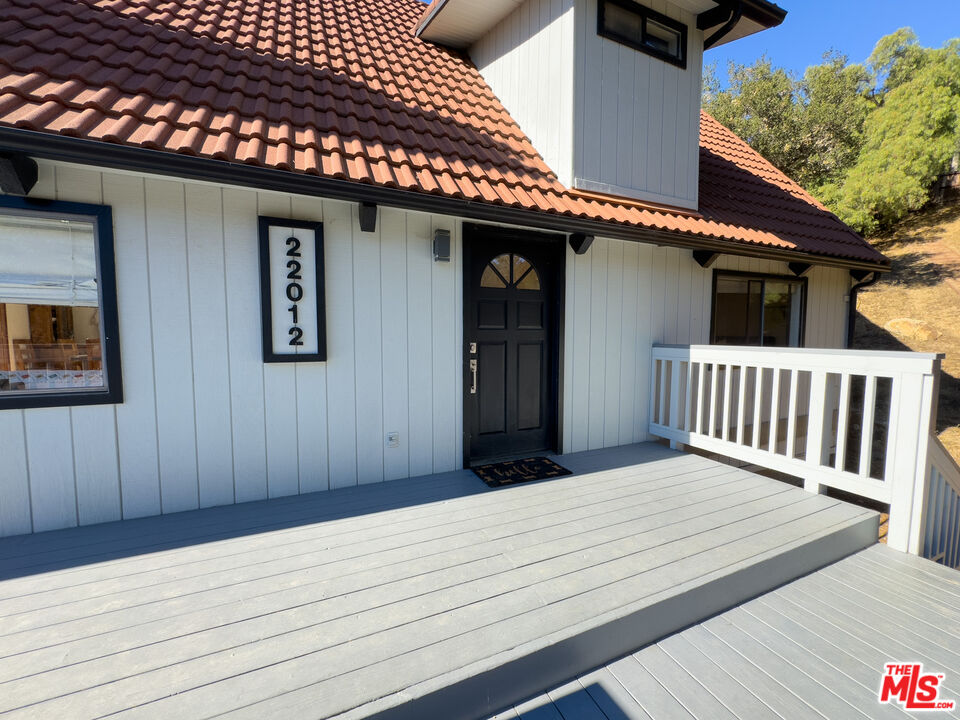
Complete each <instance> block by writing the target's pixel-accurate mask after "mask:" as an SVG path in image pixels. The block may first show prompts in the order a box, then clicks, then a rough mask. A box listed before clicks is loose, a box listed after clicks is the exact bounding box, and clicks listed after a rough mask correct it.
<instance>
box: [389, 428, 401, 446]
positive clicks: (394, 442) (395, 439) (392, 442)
mask: <svg viewBox="0 0 960 720" xmlns="http://www.w3.org/2000/svg"><path fill="white" fill-rule="evenodd" d="M387 447H388V448H396V447H400V433H398V432H388V433H387Z"/></svg>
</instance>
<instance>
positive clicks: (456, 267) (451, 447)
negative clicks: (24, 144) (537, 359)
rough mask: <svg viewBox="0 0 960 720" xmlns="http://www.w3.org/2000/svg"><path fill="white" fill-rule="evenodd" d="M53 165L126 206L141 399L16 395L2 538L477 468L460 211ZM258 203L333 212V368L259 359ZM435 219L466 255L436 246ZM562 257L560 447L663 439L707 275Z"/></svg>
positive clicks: (4, 457) (5, 445) (825, 291)
mask: <svg viewBox="0 0 960 720" xmlns="http://www.w3.org/2000/svg"><path fill="white" fill-rule="evenodd" d="M40 169H41V179H40V182H39V184H38V186H37V188H36V189H35V190H34V191H33V192H32V193H31V196H33V197H40V198H51V199H60V200H68V201H73V202H89V203H103V204H105V205H109V206H110V207H111V208H112V211H113V218H114V235H115V255H116V262H117V288H118V306H119V316H120V347H121V356H122V364H123V388H124V402H123V403H122V404H119V405H100V406H86V407H63V408H47V409H30V410H3V411H0V534H2V535H15V534H20V533H26V532H31V531H34V532H39V531H42V530H50V529H55V528H61V527H69V526H72V525H78V524H79V525H87V524H92V523H97V522H104V521H110V520H118V519H121V518H133V517H141V516H147V515H156V514H160V513H171V512H177V511H182V510H189V509H193V508H197V507H207V506H213V505H221V504H229V503H234V502H245V501H250V500H259V499H265V498H271V497H278V496H284V495H294V494H297V493H307V492H313V491H318V490H326V489H329V488H338V487H345V486H351V485H356V484H360V483H369V482H379V481H382V480H389V479H396V478H404V477H411V476H418V475H425V474H431V473H437V472H443V471H447V470H452V469H456V468H459V467H461V466H462V456H463V434H462V433H463V395H462V388H463V385H462V383H463V376H462V366H463V341H464V338H463V322H462V318H463V306H462V293H463V283H462V267H463V266H462V244H461V231H462V228H461V221H460V219H458V218H454V217H448V216H439V215H428V214H423V213H416V212H407V211H403V210H398V209H393V208H386V207H381V208H380V210H379V215H378V222H377V229H376V232H374V233H364V232H361V231H360V228H359V224H358V215H357V206H356V205H355V204H351V203H345V202H340V201H332V200H325V199H323V200H321V199H318V198H309V197H303V196H293V195H284V194H278V193H266V192H264V193H258V192H255V191H253V190H247V189H241V188H233V187H221V186H216V185H212V184H204V183H196V182H181V181H178V180H173V179H166V178H158V177H151V176H141V175H136V174H132V173H115V172H102V173H101V172H98V171H96V170H93V169H90V168H82V167H78V166H72V165H66V164H51V163H41V166H40ZM258 215H271V216H276V217H290V218H292V219H298V220H313V221H322V222H323V235H324V246H325V247H324V252H325V283H326V319H327V345H328V348H329V355H328V361H327V362H325V363H296V364H286V363H283V364H264V363H263V361H262V346H261V331H260V317H261V306H260V288H259V282H260V276H259V258H258V229H257V216H258ZM437 229H446V230H449V231H450V232H451V236H452V242H451V255H452V257H451V262H449V263H442V262H434V261H433V255H432V245H431V243H432V238H433V234H434V231H435V230H437ZM566 262H567V266H566V286H565V308H566V311H565V328H564V335H563V338H562V343H563V350H564V354H563V359H564V372H563V383H562V403H561V406H562V408H563V411H562V413H563V416H562V423H563V433H562V443H563V450H564V452H574V451H578V450H585V449H594V448H601V447H611V446H616V445H622V444H627V443H631V442H636V441H639V440H646V439H648V437H649V436H648V434H647V407H648V393H649V377H650V367H649V366H650V347H651V344H652V343H655V342H669V343H700V342H706V341H707V340H708V334H709V327H710V306H711V293H710V290H711V282H712V271H711V270H704V269H702V268H700V266H699V265H697V264H696V263H695V262H694V261H693V259H692V256H691V254H690V252H689V251H682V250H678V249H671V248H656V247H653V246H650V245H642V244H638V243H632V242H624V241H620V240H607V239H603V238H597V239H596V240H595V241H594V243H593V246H592V247H591V248H590V250H589V252H587V253H586V254H585V255H575V254H574V253H573V251H572V250H571V249H570V248H569V246H568V247H567V249H566ZM715 267H722V268H729V269H737V270H748V271H753V272H772V273H781V274H782V273H785V272H786V266H785V265H784V264H783V263H776V262H771V261H765V260H752V259H745V258H734V257H724V258H721V259H720V260H718V261H717V263H716V265H715ZM846 278H847V274H846V272H845V271H842V270H832V269H822V268H817V269H814V270H813V271H811V274H810V282H809V290H808V295H809V297H808V308H807V317H808V322H807V336H806V337H807V343H808V344H809V345H811V346H815V347H831V346H833V347H839V346H842V343H843V337H844V327H845V325H844V324H845V308H846V306H845V304H844V302H843V299H844V296H845V295H846V293H847V292H848V290H847V288H848V287H849V283H848V282H847V281H846ZM390 432H397V433H399V437H400V444H399V447H398V448H389V447H387V443H386V437H385V436H386V434H387V433H390Z"/></svg>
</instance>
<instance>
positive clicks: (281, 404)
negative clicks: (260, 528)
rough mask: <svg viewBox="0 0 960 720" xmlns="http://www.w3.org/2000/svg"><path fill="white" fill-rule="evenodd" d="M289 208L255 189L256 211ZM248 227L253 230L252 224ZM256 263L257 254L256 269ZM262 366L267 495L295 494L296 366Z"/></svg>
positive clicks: (286, 211)
mask: <svg viewBox="0 0 960 720" xmlns="http://www.w3.org/2000/svg"><path fill="white" fill-rule="evenodd" d="M291 210H292V208H291V201H290V196H288V195H279V194H274V193H257V213H258V214H259V215H269V216H271V217H278V218H287V219H290V216H291ZM252 230H253V232H254V234H256V233H257V229H256V227H254V228H252ZM259 267H260V264H259V258H258V261H257V268H258V270H259ZM257 287H259V285H258V286H257ZM257 294H258V295H259V293H257ZM261 357H262V351H261ZM262 368H263V369H262V373H263V408H264V422H265V423H266V440H265V442H266V448H267V494H268V496H269V497H283V496H286V495H296V494H297V493H298V492H299V491H300V456H299V451H298V446H299V442H298V440H299V438H298V435H297V400H298V398H297V371H296V367H295V365H293V364H292V363H263V364H262Z"/></svg>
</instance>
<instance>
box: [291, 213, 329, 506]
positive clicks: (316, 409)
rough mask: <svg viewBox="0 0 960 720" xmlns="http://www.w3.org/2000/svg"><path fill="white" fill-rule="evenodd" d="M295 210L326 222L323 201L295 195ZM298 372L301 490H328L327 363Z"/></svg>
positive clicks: (299, 217)
mask: <svg viewBox="0 0 960 720" xmlns="http://www.w3.org/2000/svg"><path fill="white" fill-rule="evenodd" d="M292 212H293V217H294V218H295V219H297V220H312V221H318V222H319V221H323V201H321V200H320V199H318V198H306V197H297V196H294V198H293V203H292ZM324 230H326V227H324ZM324 265H325V273H326V274H325V277H327V278H329V276H330V267H329V265H327V264H326V262H324ZM328 299H329V292H328ZM328 352H329V347H328ZM295 373H296V387H297V449H298V452H299V470H300V492H304V493H308V492H315V491H318V490H327V489H329V487H330V475H329V468H328V466H327V457H328V446H327V364H326V363H297V364H296V365H295Z"/></svg>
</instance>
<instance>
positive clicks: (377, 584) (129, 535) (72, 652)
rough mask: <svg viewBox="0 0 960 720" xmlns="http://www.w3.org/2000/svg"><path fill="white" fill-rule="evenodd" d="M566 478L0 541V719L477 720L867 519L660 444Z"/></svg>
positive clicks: (731, 595) (623, 452)
mask: <svg viewBox="0 0 960 720" xmlns="http://www.w3.org/2000/svg"><path fill="white" fill-rule="evenodd" d="M558 461H559V462H561V463H562V464H564V465H566V466H567V467H569V468H570V469H571V470H573V471H574V472H575V474H574V475H572V476H568V477H562V478H557V479H554V480H550V481H545V482H540V483H530V484H524V485H518V486H514V487H510V488H503V489H498V490H490V489H489V488H487V487H486V486H484V485H483V484H482V483H481V482H480V481H479V480H478V479H477V478H476V477H475V476H473V475H472V473H469V472H459V473H445V474H443V475H438V476H431V477H429V478H425V479H414V480H410V481H395V482H390V483H384V484H383V485H379V486H367V487H365V488H359V489H358V488H351V489H349V490H343V491H331V492H328V493H319V494H317V495H313V496H306V497H304V498H299V499H297V501H294V500H293V499H289V498H284V499H282V500H276V501H267V502H257V503H250V504H247V505H242V506H234V507H229V508H215V509H211V510H200V511H194V512H191V513H182V514H178V515H174V516H169V517H165V518H151V519H149V520H143V521H131V522H127V523H114V524H110V525H104V526H100V527H99V528H79V529H74V530H71V531H61V532H56V533H48V534H45V535H37V536H30V537H24V538H14V539H11V541H10V542H6V541H0V578H2V579H0V713H3V712H9V713H10V716H11V717H24V718H28V717H38V718H40V717H57V716H62V717H71V718H85V717H91V718H92V717H100V716H102V715H106V714H111V713H121V714H122V715H123V717H129V718H136V717H144V718H160V717H162V718H169V717H182V718H194V717H197V718H199V717H213V716H219V715H223V714H227V715H229V716H231V717H236V718H243V717H251V718H262V717H282V716H285V717H304V718H307V717H317V718H321V717H333V716H341V715H342V716H343V717H345V718H347V717H366V716H369V715H377V714H381V715H382V716H383V717H408V716H409V717H415V716H416V715H417V714H420V716H423V715H424V714H431V713H429V712H426V710H425V709H426V708H431V707H433V708H436V707H444V708H447V707H450V708H456V709H455V710H450V712H452V713H453V714H449V715H448V714H446V710H445V711H444V715H445V716H447V717H451V718H453V717H460V716H463V717H469V716H471V713H472V712H473V711H469V710H467V709H466V708H467V707H468V706H469V703H470V702H474V701H475V702H478V703H481V704H483V707H484V708H487V707H489V710H490V711H492V710H494V709H496V708H495V707H494V706H493V705H491V703H496V702H498V701H497V698H496V697H493V698H488V699H485V700H478V699H477V698H478V696H479V695H483V693H484V692H486V694H488V695H489V694H491V692H492V691H491V690H490V688H497V689H498V690H497V691H498V692H499V691H501V690H502V691H506V688H508V687H509V686H510V685H511V683H510V682H507V679H508V678H511V677H513V680H516V677H522V678H523V681H524V682H527V683H529V685H528V686H523V685H517V683H516V682H513V683H512V684H514V685H517V686H518V687H521V688H524V687H526V688H527V689H526V690H525V691H526V692H529V691H532V690H535V689H537V688H542V687H544V686H545V685H546V684H547V683H548V682H550V681H554V680H557V679H560V677H561V675H562V673H564V672H567V673H572V672H575V671H580V670H584V669H586V667H584V666H582V665H578V664H577V663H582V662H588V663H589V664H592V665H596V664H599V663H601V662H603V661H606V660H607V659H610V657H611V656H612V655H610V654H606V655H601V654H598V653H604V652H610V653H614V654H615V653H616V652H618V650H617V648H619V649H620V650H621V651H622V650H625V649H627V648H629V647H630V646H631V645H630V644H624V643H629V642H630V640H629V639H630V638H634V640H635V641H636V642H639V641H640V639H644V640H645V641H646V640H650V639H655V638H657V637H661V636H662V635H663V634H665V633H666V632H669V631H670V630H673V629H676V628H677V627H680V626H682V625H683V624H688V623H689V622H690V621H692V620H694V619H699V617H700V616H698V615H695V613H697V612H699V611H700V608H703V607H706V608H714V610H719V609H723V608H724V607H728V606H729V605H731V604H734V603H736V602H738V601H739V600H742V599H744V597H746V596H748V595H749V594H750V593H752V594H753V595H755V594H757V593H758V592H761V591H763V590H766V589H769V587H771V586H772V585H773V584H776V583H778V582H782V581H785V580H786V579H792V578H793V577H796V576H797V575H799V574H801V573H802V572H806V571H808V570H809V569H811V568H810V567H808V565H809V564H810V563H815V562H817V561H818V559H824V562H825V561H826V560H825V558H833V557H834V555H836V554H838V553H839V555H836V556H842V555H844V554H848V553H849V552H853V551H854V550H855V549H856V548H858V547H862V546H863V545H865V544H866V542H867V541H868V540H865V538H870V537H871V535H870V533H871V524H872V525H873V526H875V523H876V516H875V514H873V513H871V512H869V511H865V510H862V509H860V508H854V507H852V506H849V505H845V504H843V503H840V502H838V501H836V500H832V499H829V498H826V497H823V496H816V495H810V494H807V493H805V492H803V491H801V490H797V489H796V488H792V487H790V486H788V485H785V484H782V483H778V482H776V481H772V480H769V479H767V478H761V477H759V476H757V475H753V474H751V473H749V472H746V471H743V470H739V469H735V468H731V467H729V466H725V465H720V464H718V463H716V462H714V461H712V460H708V459H705V458H701V457H697V456H692V455H683V454H680V453H676V452H673V451H670V450H667V449H666V448H663V447H661V446H659V445H653V444H641V445H635V446H629V447H626V448H617V449H615V450H612V451H592V452H589V453H581V454H576V455H570V456H564V457H562V458H558ZM873 537H875V527H874V535H873ZM808 550H809V551H808ZM801 551H803V552H801ZM821 564H823V563H822V562H821ZM790 573H792V574H790ZM778 578H779V579H778ZM744 593H747V595H744ZM671 623H673V625H671ZM677 623H679V624H677ZM608 648H612V649H610V650H609V651H608ZM591 658H592V659H591ZM671 662H672V661H671ZM633 664H634V665H636V668H634V667H632V666H630V667H629V669H630V671H631V672H633V673H634V674H636V673H638V672H640V673H641V674H642V673H647V675H648V676H649V678H648V681H651V682H653V683H655V684H656V686H657V687H661V688H662V687H663V685H661V684H660V682H659V681H658V680H657V679H656V678H655V677H654V675H651V674H650V673H649V671H648V670H646V669H644V668H643V666H642V665H640V664H639V662H638V661H633ZM520 667H525V668H528V669H530V672H529V673H526V672H525V673H519V675H517V668H520ZM637 668H639V670H638V669H637ZM654 672H658V671H657V670H655V671H654ZM511 673H513V676H511ZM602 681H603V682H602V683H600V684H598V685H594V686H590V684H589V683H584V681H583V680H582V679H581V680H580V681H578V683H579V688H580V690H582V691H583V693H585V694H583V695H581V694H578V692H576V690H577V686H570V685H568V686H565V687H563V688H558V690H557V692H556V693H555V696H556V697H557V705H556V706H553V701H552V700H550V697H549V696H546V697H547V701H548V702H549V706H548V705H547V704H544V703H541V705H543V709H538V708H539V706H538V705H537V704H536V703H534V704H533V705H529V706H524V707H518V708H516V709H512V710H511V709H508V710H506V711H505V712H506V713H507V715H505V716H504V717H512V716H511V715H510V714H509V713H510V712H511V711H512V712H514V713H515V715H514V716H519V717H537V718H539V717H543V718H549V717H555V716H556V714H557V713H560V716H561V717H563V711H562V708H563V707H566V708H567V712H568V713H570V712H578V711H576V710H575V708H577V707H582V708H587V707H590V708H592V709H595V710H596V711H597V712H599V713H601V715H597V717H602V716H606V717H609V714H608V713H604V711H603V704H602V703H603V702H608V703H610V702H612V703H616V702H618V701H617V700H616V699H615V698H616V697H618V696H621V695H622V692H623V688H624V685H623V684H622V683H621V682H620V681H619V680H617V678H616V673H612V674H608V675H606V676H603V677H602ZM684 682H695V681H692V680H691V679H690V678H689V677H685V678H684ZM483 683H490V685H489V687H484V686H483ZM533 683H540V684H533ZM611 683H615V684H611ZM668 684H669V683H668ZM617 688H619V689H617ZM591 690H592V691H593V694H591V692H590V691H591ZM664 692H665V695H663V696H662V697H661V699H662V701H663V703H668V698H669V697H673V696H672V695H671V694H670V692H669V691H667V690H665V691H664ZM457 693H459V694H460V695H461V696H462V698H463V702H460V703H459V704H458V703H452V702H451V698H453V697H457ZM594 697H597V698H600V700H601V701H600V703H599V704H598V702H596V701H594V700H593V699H592V698H594ZM710 697H711V698H713V696H712V695H711V696H710ZM588 700H589V702H588ZM711 702H712V703H713V705H712V707H722V704H720V702H719V701H718V700H716V699H714V700H712V701H709V700H705V701H702V703H701V706H702V707H711V704H710V703H711ZM430 703H434V705H431V704H430ZM436 703H441V705H436ZM442 703H447V705H442ZM701 706H698V707H701ZM679 707H680V709H681V710H683V708H682V705H681V706H679ZM477 712H479V710H478V711H477ZM582 712H587V711H586V710H582ZM631 712H633V714H631V715H628V716H629V717H639V718H645V717H647V716H648V715H649V713H647V712H646V710H644V709H636V710H635V711H631ZM683 712H687V711H686V710H683ZM404 713H411V714H408V715H405V714H404ZM458 713H459V714H458ZM433 714H435V713H433ZM475 714H476V713H473V716H475ZM681 714H682V713H681ZM688 714H689V713H688ZM584 717H588V716H587V715H584Z"/></svg>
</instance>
